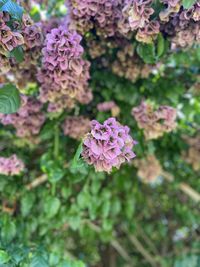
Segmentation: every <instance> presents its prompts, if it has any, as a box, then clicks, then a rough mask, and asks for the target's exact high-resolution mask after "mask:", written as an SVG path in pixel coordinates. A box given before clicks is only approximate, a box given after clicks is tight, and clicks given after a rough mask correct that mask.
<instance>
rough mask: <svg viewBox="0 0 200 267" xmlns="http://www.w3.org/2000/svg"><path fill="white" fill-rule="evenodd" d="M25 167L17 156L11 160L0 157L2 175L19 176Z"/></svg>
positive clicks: (10, 158)
mask: <svg viewBox="0 0 200 267" xmlns="http://www.w3.org/2000/svg"><path fill="white" fill-rule="evenodd" d="M24 168H25V166H24V163H23V161H22V160H21V159H19V158H18V157H17V156H16V155H15V154H14V155H12V156H10V157H9V158H5V157H0V174H3V175H6V176H9V175H11V176H13V175H19V174H20V173H21V172H22V171H23V170H24Z"/></svg>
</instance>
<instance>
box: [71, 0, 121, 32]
mask: <svg viewBox="0 0 200 267" xmlns="http://www.w3.org/2000/svg"><path fill="white" fill-rule="evenodd" d="M121 2H122V1H121V0H101V1H99V0H92V1H91V0H70V1H67V6H68V9H69V10H70V19H69V22H70V27H72V28H74V29H76V30H77V31H79V32H80V33H85V32H87V31H89V30H90V29H93V28H96V31H97V34H98V35H101V36H104V37H107V36H113V35H114V34H115V33H116V29H117V21H118V19H120V17H121V8H122V6H121Z"/></svg>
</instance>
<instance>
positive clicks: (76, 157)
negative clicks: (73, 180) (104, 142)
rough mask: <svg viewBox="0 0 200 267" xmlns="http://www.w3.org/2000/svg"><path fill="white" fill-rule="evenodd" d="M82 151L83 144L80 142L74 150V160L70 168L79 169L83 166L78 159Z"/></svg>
mask: <svg viewBox="0 0 200 267" xmlns="http://www.w3.org/2000/svg"><path fill="white" fill-rule="evenodd" d="M82 151H83V142H81V143H80V144H79V146H78V148H77V150H76V153H75V155H74V158H73V160H72V168H74V169H75V168H81V167H82V166H84V162H83V161H82V160H81V159H80V155H81V153H82Z"/></svg>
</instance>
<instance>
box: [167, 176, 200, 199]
mask: <svg viewBox="0 0 200 267" xmlns="http://www.w3.org/2000/svg"><path fill="white" fill-rule="evenodd" d="M162 174H163V177H164V178H165V179H166V180H167V181H168V182H172V181H174V177H173V176H172V175H171V174H169V173H167V172H163V173H162ZM178 188H179V190H181V191H182V192H184V193H185V194H186V195H188V196H189V197H190V198H192V199H193V200H194V201H195V202H200V194H199V193H198V192H197V191H196V190H194V189H193V188H192V187H191V186H189V185H188V184H186V183H180V184H179V185H178Z"/></svg>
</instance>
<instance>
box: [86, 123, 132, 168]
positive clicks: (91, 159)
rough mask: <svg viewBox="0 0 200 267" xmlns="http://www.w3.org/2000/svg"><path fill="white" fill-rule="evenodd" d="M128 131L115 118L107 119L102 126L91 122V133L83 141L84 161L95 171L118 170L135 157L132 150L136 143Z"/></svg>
mask: <svg viewBox="0 0 200 267" xmlns="http://www.w3.org/2000/svg"><path fill="white" fill-rule="evenodd" d="M129 131H130V130H129V128H128V127H127V126H122V125H121V124H120V123H119V122H117V121H116V119H115V118H109V119H108V120H106V121H105V122H104V123H103V124H100V123H99V122H97V121H95V120H94V121H92V122H91V132H90V133H88V134H87V135H86V137H85V138H84V140H83V152H82V156H83V158H84V160H85V161H86V162H87V163H88V164H90V165H94V167H95V170H96V171H106V172H111V171H112V168H113V167H115V168H120V166H121V164H122V163H123V162H125V161H130V160H131V159H132V158H134V157H135V154H134V152H133V151H132V148H133V146H134V145H135V144H136V142H135V141H134V140H133V139H132V137H131V136H130V135H129Z"/></svg>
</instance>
